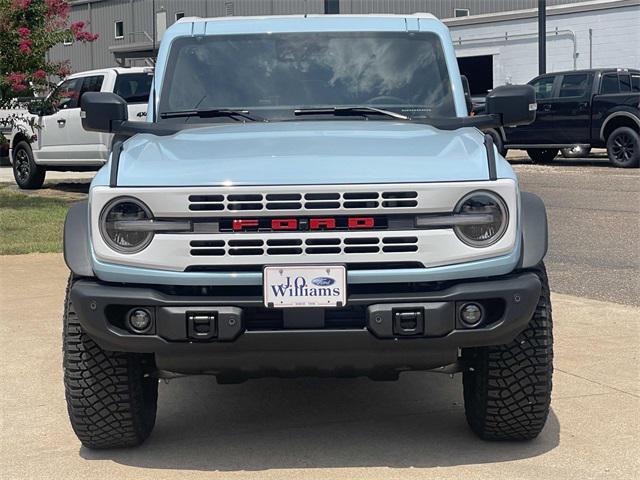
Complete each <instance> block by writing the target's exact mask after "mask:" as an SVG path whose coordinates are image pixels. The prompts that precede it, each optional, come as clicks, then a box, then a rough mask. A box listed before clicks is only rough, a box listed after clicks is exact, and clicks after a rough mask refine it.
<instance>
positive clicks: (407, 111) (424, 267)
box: [64, 15, 553, 448]
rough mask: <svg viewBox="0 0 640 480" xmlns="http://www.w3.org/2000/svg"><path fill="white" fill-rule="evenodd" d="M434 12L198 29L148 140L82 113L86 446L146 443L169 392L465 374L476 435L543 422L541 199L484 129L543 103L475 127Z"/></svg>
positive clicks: (174, 57) (165, 87)
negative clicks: (197, 381)
mask: <svg viewBox="0 0 640 480" xmlns="http://www.w3.org/2000/svg"><path fill="white" fill-rule="evenodd" d="M467 100H468V98H466V96H465V92H464V89H463V85H462V81H461V77H460V74H459V71H458V67H457V64H456V58H455V55H454V50H453V46H452V43H451V39H450V36H449V32H448V30H447V28H446V27H445V26H444V25H443V24H442V23H441V22H440V21H438V20H437V19H435V18H434V17H432V16H431V15H412V16H297V17H294V16H292V17H265V18H224V19H197V18H185V19H182V20H180V21H179V22H177V23H176V24H175V25H173V26H172V27H171V28H169V29H168V30H167V32H166V33H165V36H164V38H163V40H162V44H161V47H160V51H159V55H158V59H157V63H156V68H155V73H154V78H153V84H152V87H151V94H150V101H149V105H148V110H147V114H148V115H147V121H146V122H134V121H130V120H128V118H127V107H126V103H125V102H124V101H123V100H122V99H121V98H120V97H119V96H117V95H115V94H114V93H112V92H88V93H86V94H85V95H84V96H83V97H82V101H81V111H82V113H81V115H82V117H83V125H84V128H85V129H86V130H88V131H94V132H95V131H98V132H104V133H110V134H114V135H115V137H114V142H113V148H112V152H111V155H110V159H109V162H108V163H107V164H106V165H105V167H103V168H102V169H101V170H100V171H99V172H98V173H97V175H96V177H95V178H94V180H93V182H92V184H91V188H90V192H89V198H88V201H87V202H83V203H79V204H76V205H74V206H73V207H72V208H71V209H70V211H69V213H68V216H67V219H66V223H65V233H64V235H65V238H64V254H65V260H66V262H67V265H68V266H69V268H70V270H71V276H70V279H69V284H68V290H67V297H66V304H65V313H64V382H65V391H66V398H67V405H68V411H69V416H70V419H71V424H72V426H73V429H74V431H75V433H76V434H77V436H78V438H79V439H80V441H81V442H82V443H83V444H84V445H85V446H86V447H89V448H109V447H125V446H133V445H137V444H140V443H141V442H143V441H144V440H145V439H146V438H147V437H148V436H149V434H150V433H151V430H152V428H153V426H154V423H155V420H156V406H157V400H158V381H159V379H162V378H172V377H174V376H180V375H191V374H208V375H214V376H215V377H216V378H217V380H218V382H220V383H234V382H241V381H244V380H247V379H251V378H257V377H265V376H280V377H294V376H304V375H312V376H341V377H352V376H366V377H370V378H372V379H375V380H394V379H397V378H398V375H399V374H400V373H401V372H405V371H410V370H421V371H434V372H444V373H448V374H454V373H462V378H463V384H464V401H465V408H466V417H467V420H468V423H469V425H470V427H471V429H472V430H473V431H474V432H476V433H477V434H478V435H479V436H480V437H482V438H486V439H531V438H534V437H536V436H537V435H538V433H539V432H540V431H541V429H542V428H543V426H544V424H545V421H546V418H547V414H548V412H549V402H550V395H551V376H552V356H553V354H552V331H551V326H552V324H551V304H550V301H549V287H548V283H547V276H546V273H545V267H544V265H543V257H544V255H545V253H546V248H547V222H546V213H545V208H544V205H543V203H542V201H541V200H540V199H539V198H538V197H536V196H535V195H532V194H530V193H525V192H521V191H520V189H519V187H518V181H517V178H516V176H515V174H514V172H513V170H512V169H511V167H510V166H509V164H508V163H507V162H506V161H505V160H504V158H502V157H501V156H500V155H499V153H498V152H497V149H496V148H495V146H494V145H493V143H492V139H491V137H490V136H488V135H485V134H484V133H482V131H481V129H487V128H499V127H501V126H507V125H519V124H526V123H529V122H531V121H533V119H534V118H535V109H536V104H535V92H534V90H533V88H532V87H530V86H518V85H512V86H505V87H500V88H496V89H494V90H493V91H492V92H491V94H490V95H489V96H488V98H487V112H486V114H484V115H476V116H468V114H467Z"/></svg>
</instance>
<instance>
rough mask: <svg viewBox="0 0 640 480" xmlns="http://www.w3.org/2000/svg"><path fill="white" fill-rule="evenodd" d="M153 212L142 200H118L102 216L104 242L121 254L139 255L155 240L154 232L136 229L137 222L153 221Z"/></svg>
mask: <svg viewBox="0 0 640 480" xmlns="http://www.w3.org/2000/svg"><path fill="white" fill-rule="evenodd" d="M152 218H153V217H152V215H151V210H149V207H147V206H146V205H145V204H144V203H142V202H141V201H140V200H136V199H135V198H131V197H121V198H116V199H115V200H112V201H111V202H109V203H108V204H107V205H106V206H105V207H104V208H103V209H102V213H101V214H100V233H101V234H102V238H103V239H104V241H105V242H106V243H107V245H109V246H110V247H111V248H113V249H114V250H116V251H118V252H120V253H137V252H139V251H140V250H142V249H144V248H145V247H146V246H147V245H149V243H150V242H151V239H152V238H153V232H149V231H144V229H142V228H136V226H135V222H136V221H140V220H151V219H152Z"/></svg>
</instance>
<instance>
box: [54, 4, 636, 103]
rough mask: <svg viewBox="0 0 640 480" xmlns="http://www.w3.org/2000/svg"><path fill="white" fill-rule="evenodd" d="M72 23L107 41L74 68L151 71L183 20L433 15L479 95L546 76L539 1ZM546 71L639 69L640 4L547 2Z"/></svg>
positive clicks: (195, 10) (177, 14)
mask: <svg viewBox="0 0 640 480" xmlns="http://www.w3.org/2000/svg"><path fill="white" fill-rule="evenodd" d="M71 3H72V11H71V21H78V20H83V21H85V22H86V23H88V28H89V29H90V30H91V31H92V32H97V33H99V34H100V38H99V39H98V40H97V41H95V42H93V43H90V44H82V43H71V44H68V45H58V46H56V47H54V48H53V49H52V50H51V51H50V52H49V55H50V58H51V59H52V60H64V59H69V60H70V62H71V68H72V71H74V72H77V71H83V70H90V69H93V68H103V67H108V66H116V65H120V66H133V65H147V64H149V65H151V64H153V59H154V56H155V53H156V52H157V48H158V45H159V43H160V41H161V39H162V34H163V33H164V31H165V30H166V28H167V27H168V26H170V25H171V24H172V23H174V22H175V21H176V20H177V19H179V18H181V17H182V16H199V17H220V16H245V15H292V14H304V13H308V14H337V13H343V14H366V13H400V14H411V13H416V12H429V13H432V14H434V15H435V16H437V17H438V18H441V19H443V20H444V21H445V23H447V24H448V25H449V27H450V29H451V36H452V38H453V40H454V44H455V46H456V51H457V54H458V57H459V59H460V66H461V69H462V70H463V72H464V73H465V74H467V76H469V77H470V81H471V86H472V89H473V90H475V92H476V93H481V92H486V90H487V89H489V88H492V87H493V86H496V85H500V84H503V83H505V82H526V81H527V80H529V79H531V78H532V77H533V76H535V74H536V73H537V58H536V55H537V51H536V42H537V26H536V25H537V24H536V21H537V18H536V16H537V6H538V0H72V2H71ZM547 14H548V20H547V32H548V35H547V41H548V46H547V55H548V62H547V70H548V71H554V70H563V69H572V68H588V67H590V66H593V67H604V66H616V67H633V68H639V67H640V48H638V45H640V33H639V32H640V29H638V28H637V26H638V25H640V0H591V1H579V0H547Z"/></svg>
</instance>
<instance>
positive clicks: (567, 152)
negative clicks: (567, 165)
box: [560, 145, 591, 158]
mask: <svg viewBox="0 0 640 480" xmlns="http://www.w3.org/2000/svg"><path fill="white" fill-rule="evenodd" d="M590 152H591V148H590V147H586V148H585V147H581V146H580V145H575V146H573V147H569V148H561V149H560V153H561V154H562V156H563V157H564V158H586V157H588V156H589V153H590Z"/></svg>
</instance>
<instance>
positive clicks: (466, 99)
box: [460, 75, 473, 115]
mask: <svg viewBox="0 0 640 480" xmlns="http://www.w3.org/2000/svg"><path fill="white" fill-rule="evenodd" d="M460 79H461V80H462V90H463V91H464V103H466V104H467V113H468V114H469V115H471V111H472V110H473V102H472V101H471V87H469V79H468V78H467V77H466V76H465V75H460Z"/></svg>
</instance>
